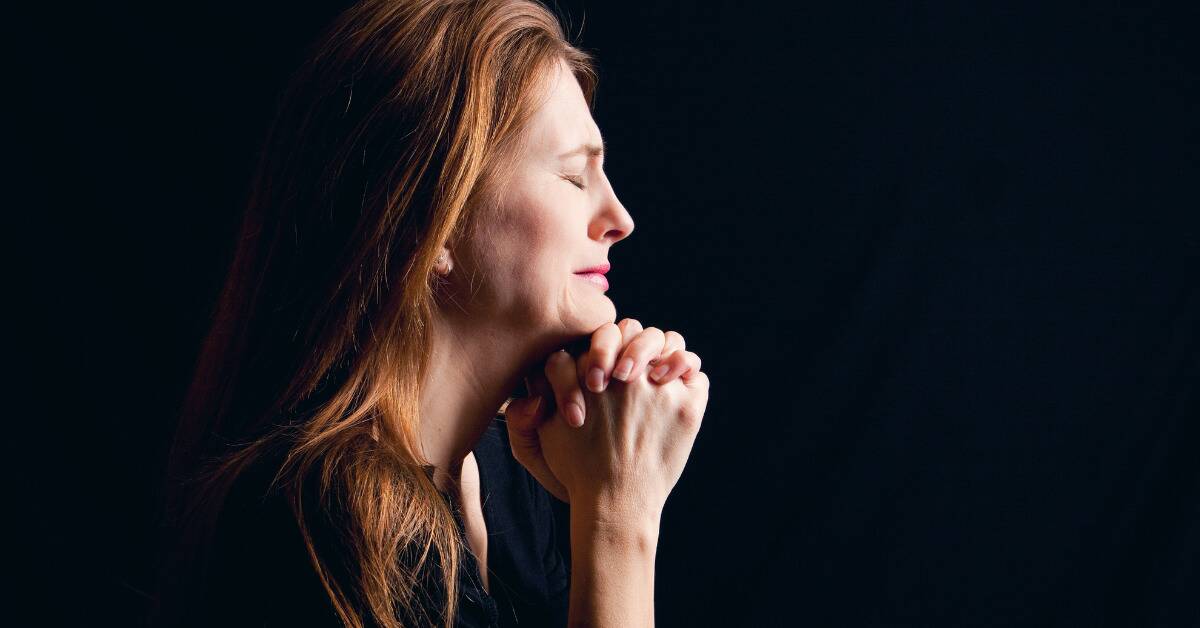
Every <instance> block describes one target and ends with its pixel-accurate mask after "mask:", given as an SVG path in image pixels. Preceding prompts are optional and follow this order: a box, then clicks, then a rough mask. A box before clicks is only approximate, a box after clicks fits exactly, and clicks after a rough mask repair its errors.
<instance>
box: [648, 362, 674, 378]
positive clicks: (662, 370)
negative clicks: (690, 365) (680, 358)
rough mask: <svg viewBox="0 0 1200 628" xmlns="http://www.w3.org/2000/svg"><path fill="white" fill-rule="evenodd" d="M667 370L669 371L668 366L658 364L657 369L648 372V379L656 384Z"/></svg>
mask: <svg viewBox="0 0 1200 628" xmlns="http://www.w3.org/2000/svg"><path fill="white" fill-rule="evenodd" d="M669 370H671V367H670V366H667V365H666V364H659V365H658V368H656V369H654V370H653V371H650V378H651V379H653V380H654V381H656V382H657V381H658V379H659V378H660V377H662V376H663V375H666V374H667V371H669Z"/></svg>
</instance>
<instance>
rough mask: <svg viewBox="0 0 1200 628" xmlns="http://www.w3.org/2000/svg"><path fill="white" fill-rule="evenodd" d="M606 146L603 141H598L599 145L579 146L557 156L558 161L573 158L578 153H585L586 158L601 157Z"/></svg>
mask: <svg viewBox="0 0 1200 628" xmlns="http://www.w3.org/2000/svg"><path fill="white" fill-rule="evenodd" d="M605 146H606V144H605V143H604V140H603V139H601V140H600V144H581V145H579V146H576V147H575V148H573V149H571V150H569V151H567V152H565V153H563V154H561V155H559V156H558V158H559V159H566V158H568V157H574V156H575V155H578V154H580V153H587V155H588V157H603V156H604V148H605Z"/></svg>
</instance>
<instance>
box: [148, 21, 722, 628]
mask: <svg viewBox="0 0 1200 628" xmlns="http://www.w3.org/2000/svg"><path fill="white" fill-rule="evenodd" d="M308 59H309V60H308V62H307V63H305V64H304V65H303V66H302V68H301V70H300V71H299V72H298V73H297V74H296V75H295V76H294V77H293V79H292V81H291V82H290V84H289V87H288V89H287V90H286V92H285V94H284V97H283V99H282V101H281V105H280V110H279V114H278V116H277V118H276V120H275V122H274V124H273V127H272V130H271V132H270V134H269V135H268V138H267V141H266V144H265V146H264V147H263V152H262V156H261V160H260V165H259V169H258V171H257V174H256V177H255V180H254V182H253V186H252V193H251V196H250V199H249V205H248V208H247V213H246V217H245V222H244V224H243V228H242V232H241V234H240V236H239V239H238V245H237V251H236V255H235V258H234V262H233V265H232V267H231V270H230V275H229V278H228V281H227V283H226V287H225V289H224V291H223V293H222V296H221V299H220V303H219V306H218V310H217V313H216V317H215V321H214V325H213V328H212V331H211V332H210V335H209V337H208V338H207V339H206V342H205V345H204V347H203V350H202V354H201V356H200V360H199V363H198V366H197V371H196V375H195V379H194V381H193V384H192V386H191V388H190V390H189V393H188V396H187V399H186V401H185V404H184V412H183V416H182V421H181V425H180V429H179V432H178V435H177V437H176V443H175V447H174V450H173V452H172V467H171V473H170V475H171V478H172V480H173V483H172V485H171V495H172V499H171V501H170V502H169V506H170V510H169V512H170V513H171V514H172V518H171V519H170V520H169V521H170V522H171V523H173V524H175V526H176V527H177V528H178V529H177V535H176V536H175V538H176V542H175V543H173V544H172V545H171V546H170V547H169V551H168V552H166V553H165V554H164V556H165V562H164V570H163V584H162V588H161V592H160V600H159V602H160V603H159V607H158V609H157V614H156V621H157V622H158V623H161V624H203V625H231V624H234V625H237V624H253V625H296V624H301V625H305V624H311V625H343V624H344V625H350V626H399V625H455V624H456V623H457V625H539V624H541V625H561V624H562V623H564V622H565V621H566V620H567V617H568V615H569V619H570V623H572V624H587V625H596V626H634V625H650V624H652V623H653V603H652V593H653V568H654V564H653V563H654V548H655V545H656V543H657V537H658V517H659V514H660V512H661V509H662V507H663V503H664V501H665V500H666V497H667V494H668V493H669V492H670V490H671V489H672V487H673V486H674V485H675V482H676V481H677V480H678V478H679V474H680V473H681V471H682V468H683V466H684V463H685V461H686V459H687V456H688V453H689V452H690V449H691V446H692V443H693V442H694V439H695V436H696V432H697V430H698V428H699V424H700V421H701V417H702V416H703V412H704V409H705V405H706V403H707V394H708V379H707V376H706V375H705V374H704V373H703V372H701V371H700V360H699V358H698V357H697V356H696V355H695V354H694V353H692V352H690V351H687V350H685V346H684V340H683V337H682V336H681V335H679V334H678V333H675V332H665V333H664V332H663V331H661V330H658V329H656V328H654V327H646V328H643V326H642V325H640V324H639V323H638V322H637V321H635V320H632V319H625V320H623V321H621V323H620V324H614V323H613V321H614V320H615V318H616V312H615V307H614V305H613V303H612V302H611V301H610V300H609V299H608V298H607V297H606V296H605V295H604V290H605V289H606V288H607V283H606V281H605V279H604V276H603V273H604V272H606V270H607V268H608V264H607V261H606V260H607V254H608V250H609V248H610V247H612V245H613V244H615V243H616V242H618V241H620V240H622V239H624V238H625V237H627V236H628V235H629V234H630V233H631V232H632V231H633V227H634V223H633V220H632V219H631V217H630V216H629V213H628V212H627V211H626V210H625V208H624V207H623V206H622V205H621V203H620V202H619V201H618V200H617V198H616V196H615V194H614V192H613V190H612V188H611V186H610V185H609V182H608V180H607V178H606V176H605V174H604V172H603V170H602V159H603V154H602V153H603V151H602V141H601V137H600V133H599V130H598V129H597V128H596V125H595V123H594V121H593V120H592V118H591V115H590V101H591V96H592V92H593V89H594V74H593V71H592V69H591V66H590V65H589V59H588V57H587V55H585V54H584V53H582V52H580V51H579V50H577V49H575V48H574V47H572V46H571V45H569V44H568V43H567V42H566V41H565V40H564V38H563V34H562V31H561V27H560V26H559V24H558V23H557V21H556V20H555V18H554V16H553V15H552V14H551V13H549V12H548V11H547V10H546V9H545V8H544V7H542V6H541V5H538V4H536V3H534V2H530V1H528V0H485V1H463V0H441V1H432V0H422V1H411V0H387V1H381V0H368V1H365V2H361V3H359V4H357V5H355V6H353V7H351V8H350V9H348V10H347V11H346V12H345V13H344V14H342V15H341V16H340V17H339V18H338V19H337V20H336V21H335V23H334V24H333V25H332V26H331V28H330V29H329V30H328V31H327V33H326V34H325V35H324V36H323V37H322V38H320V39H319V40H318V46H317V47H316V48H315V49H314V50H312V51H311V54H310V55H309V56H308ZM568 346H570V347H573V348H575V347H577V348H580V349H583V350H582V351H577V352H576V353H577V355H572V354H569V353H567V352H566V351H564V350H562V348H563V347H568ZM651 367H655V368H656V370H655V371H654V372H653V373H651ZM661 371H665V373H664V372H661ZM522 384H524V388H525V390H526V391H527V393H528V394H527V395H526V396H523V397H521V398H519V399H512V398H511V397H510V395H511V394H512V393H513V392H514V391H516V390H518V389H519V388H521V387H522ZM506 400H507V403H506ZM497 412H502V413H503V416H501V417H499V418H497ZM483 452H487V453H486V455H479V456H477V455H476V454H482V453H483ZM517 462H519V464H516V463H517ZM533 478H536V481H534V479H533ZM481 487H484V488H485V489H488V490H485V491H481ZM547 494H552V495H554V496H555V497H556V498H558V499H561V500H563V501H566V502H569V503H570V512H571V518H570V530H569V532H570V547H571V554H572V567H571V571H570V576H569V590H568V587H567V583H568V575H567V570H566V568H565V566H564V564H563V561H562V559H561V557H560V556H559V555H558V554H557V552H556V551H555V545H554V534H555V531H554V529H553V526H552V520H551V519H550V517H549V510H548V506H549V499H548V497H547ZM494 523H499V524H501V525H499V526H493V527H499V528H501V529H489V525H491V524H494ZM493 541H495V542H496V543H497V544H496V545H495V546H494V547H489V545H490V544H491V543H492V542H493ZM493 552H494V553H493Z"/></svg>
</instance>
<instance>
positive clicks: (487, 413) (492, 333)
mask: <svg viewBox="0 0 1200 628" xmlns="http://www.w3.org/2000/svg"><path fill="white" fill-rule="evenodd" d="M430 329H431V338H430V340H431V345H432V346H431V351H430V359H429V368H428V371H427V372H426V376H425V380H424V382H423V384H422V386H421V402H420V403H421V417H420V433H421V446H422V449H423V453H424V456H425V459H426V460H427V461H428V462H429V463H430V464H432V465H433V466H434V483H435V484H436V485H437V486H438V488H439V490H442V491H448V490H451V489H453V488H456V487H457V486H458V482H459V478H460V477H461V475H462V465H463V460H464V459H465V458H466V456H467V454H469V453H471V451H472V450H473V449H474V447H475V444H476V443H477V442H478V441H479V438H480V437H481V436H482V435H483V433H484V431H485V430H487V427H488V425H489V424H490V423H491V421H492V419H494V418H495V416H496V414H497V413H499V411H500V406H501V405H503V404H504V401H505V400H506V399H508V397H509V396H510V395H511V394H512V392H513V391H514V390H515V389H516V388H517V386H518V385H519V384H520V383H521V380H522V378H524V377H525V375H526V373H527V372H528V371H529V369H531V368H534V367H536V366H538V365H540V364H541V360H542V359H543V358H545V357H546V355H547V354H548V353H549V351H550V350H551V349H546V350H544V351H541V352H540V355H539V351H538V350H537V349H534V350H532V351H531V350H530V347H531V346H534V345H535V344H536V343H534V342H530V339H529V338H527V337H523V336H521V335H519V333H514V332H513V330H498V329H494V328H483V327H480V326H478V325H477V326H475V328H473V329H472V328H470V327H469V326H467V325H455V324H454V322H453V321H449V320H447V319H445V318H441V317H435V322H434V324H433V325H432V326H431V327H430Z"/></svg>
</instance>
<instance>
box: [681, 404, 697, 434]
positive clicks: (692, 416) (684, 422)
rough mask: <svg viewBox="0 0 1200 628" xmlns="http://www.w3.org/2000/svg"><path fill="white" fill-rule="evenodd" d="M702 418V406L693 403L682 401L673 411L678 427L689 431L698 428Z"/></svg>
mask: <svg viewBox="0 0 1200 628" xmlns="http://www.w3.org/2000/svg"><path fill="white" fill-rule="evenodd" d="M703 419H704V410H703V408H697V407H696V406H695V404H692V403H684V404H682V405H680V406H679V410H678V411H676V413H675V421H676V423H678V424H679V426H680V427H682V428H684V429H687V430H689V431H694V430H698V429H700V423H701V422H702V421H703Z"/></svg>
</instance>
